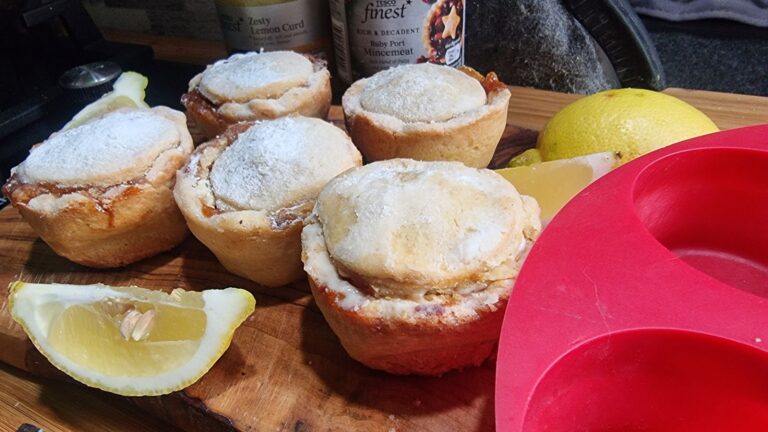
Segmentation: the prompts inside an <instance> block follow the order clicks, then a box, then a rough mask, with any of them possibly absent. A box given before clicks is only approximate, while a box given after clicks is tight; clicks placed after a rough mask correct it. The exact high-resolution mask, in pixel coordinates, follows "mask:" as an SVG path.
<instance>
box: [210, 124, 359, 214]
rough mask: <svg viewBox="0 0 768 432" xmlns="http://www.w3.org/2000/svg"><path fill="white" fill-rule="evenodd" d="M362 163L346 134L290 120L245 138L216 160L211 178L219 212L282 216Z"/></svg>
mask: <svg viewBox="0 0 768 432" xmlns="http://www.w3.org/2000/svg"><path fill="white" fill-rule="evenodd" d="M360 162H361V158H360V154H359V153H358V152H357V150H356V149H355V147H354V145H353V144H352V141H351V140H350V139H349V137H347V135H346V134H345V133H344V132H343V131H342V130H340V129H338V128H337V127H335V126H333V125H331V124H330V123H327V122H324V121H322V120H319V119H314V118H306V117H285V118H281V119H277V120H270V121H265V122H262V123H258V124H256V125H254V126H252V127H251V128H250V129H248V130H247V131H245V132H243V133H241V134H240V136H239V137H238V138H237V139H236V140H235V141H234V142H233V143H232V144H231V145H230V146H229V147H228V148H227V149H226V150H224V152H222V154H221V155H220V156H219V158H218V159H217V160H216V162H215V163H214V165H213V168H212V169H211V174H210V179H211V186H212V189H213V193H214V195H215V196H216V206H217V207H218V208H220V209H223V210H267V211H278V210H280V209H285V208H290V207H293V206H295V205H297V204H300V203H302V202H305V201H307V200H314V199H315V197H316V196H317V194H318V193H319V192H320V189H321V188H322V187H323V186H324V185H325V184H326V183H327V182H328V180H330V179H331V178H333V177H335V176H336V175H338V174H339V173H341V172H342V171H345V170H347V169H348V168H351V167H353V166H357V165H359V164H360Z"/></svg>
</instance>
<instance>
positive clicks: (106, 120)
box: [16, 110, 179, 185]
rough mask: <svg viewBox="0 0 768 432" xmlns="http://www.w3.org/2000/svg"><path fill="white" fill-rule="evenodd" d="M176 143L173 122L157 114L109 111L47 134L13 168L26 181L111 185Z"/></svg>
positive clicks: (139, 169)
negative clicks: (92, 118) (91, 119)
mask: <svg viewBox="0 0 768 432" xmlns="http://www.w3.org/2000/svg"><path fill="white" fill-rule="evenodd" d="M178 142H179V132H178V130H177V128H176V125H175V124H174V123H173V122H172V121H171V120H169V119H167V118H165V117H163V116H161V115H158V114H155V113H153V112H152V111H149V110H126V111H115V112H112V113H109V114H107V115H105V116H104V117H101V118H99V119H96V120H93V121H91V122H88V123H85V124H83V125H81V126H78V127H76V128H73V129H69V130H66V131H63V132H59V133H57V134H54V135H52V136H51V137H50V138H49V139H48V140H47V141H45V142H43V143H42V144H41V145H39V146H37V147H34V148H33V149H32V150H31V151H30V154H29V156H28V157H27V159H26V160H25V161H24V162H23V163H22V164H21V165H20V166H19V167H18V169H17V171H16V172H17V173H18V174H19V175H20V176H21V177H22V179H23V180H24V181H28V182H52V183H57V184H60V185H79V184H82V183H83V182H88V184H91V185H101V184H114V183H115V182H119V181H125V180H130V179H131V176H133V175H135V174H136V173H143V172H145V171H146V170H147V169H148V168H149V167H150V166H151V164H152V162H153V161H154V160H155V159H156V158H157V156H158V155H159V154H160V153H161V152H162V151H164V150H166V149H168V148H170V147H171V146H173V145H177V144H178ZM116 177H121V178H116Z"/></svg>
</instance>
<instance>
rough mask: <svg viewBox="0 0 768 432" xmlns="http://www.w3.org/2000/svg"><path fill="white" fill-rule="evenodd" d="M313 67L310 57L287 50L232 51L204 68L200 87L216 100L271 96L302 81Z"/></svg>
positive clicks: (206, 94)
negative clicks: (261, 51)
mask: <svg viewBox="0 0 768 432" xmlns="http://www.w3.org/2000/svg"><path fill="white" fill-rule="evenodd" d="M312 71H313V65H312V62H311V61H309V60H308V59H307V58H306V57H304V56H302V55H300V54H296V53H294V52H290V51H272V52H264V53H256V52H251V53H245V54H234V55H232V56H231V57H229V58H227V59H224V60H220V61H218V62H216V63H214V64H213V65H211V66H209V67H208V68H207V69H206V70H205V71H204V72H203V74H202V77H201V79H200V91H201V92H202V93H203V95H205V97H207V98H208V99H210V100H211V101H212V102H214V103H217V104H220V103H223V102H227V101H234V102H247V101H248V100H251V99H255V98H274V97H278V96H280V95H281V94H283V93H284V92H286V91H287V90H288V89H290V88H293V87H297V86H301V85H305V84H306V83H307V81H308V80H309V77H310V76H311V75H312Z"/></svg>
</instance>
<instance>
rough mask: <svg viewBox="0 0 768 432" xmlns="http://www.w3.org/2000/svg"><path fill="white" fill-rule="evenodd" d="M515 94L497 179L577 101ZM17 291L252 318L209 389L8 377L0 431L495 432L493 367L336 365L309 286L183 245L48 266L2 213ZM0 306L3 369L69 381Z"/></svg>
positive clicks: (1, 378) (709, 102)
mask: <svg viewBox="0 0 768 432" xmlns="http://www.w3.org/2000/svg"><path fill="white" fill-rule="evenodd" d="M512 92H513V98H512V102H511V105H510V112H509V126H508V128H507V131H506V133H505V137H504V139H503V140H502V145H501V146H500V149H499V151H498V152H497V157H496V158H495V159H494V163H495V164H496V165H501V164H504V163H505V162H506V161H507V160H508V159H509V158H510V157H511V156H512V155H513V154H514V153H516V152H518V151H520V150H521V149H523V148H526V147H528V146H531V145H533V143H534V142H535V138H536V132H535V130H538V129H540V128H541V127H543V125H544V124H545V122H546V121H547V119H548V118H549V117H550V116H551V115H552V114H553V113H554V112H556V111H557V110H559V109H560V108H562V107H563V106H564V105H565V104H567V103H568V102H570V101H572V100H574V99H575V98H576V97H577V96H573V95H563V94H557V93H552V92H547V91H541V90H533V89H526V88H512ZM668 92H669V93H671V94H674V95H676V96H679V97H681V98H683V99H685V100H687V101H689V102H691V103H692V104H694V105H696V106H698V107H700V108H701V109H703V110H704V111H705V112H707V113H708V114H709V115H710V116H712V118H713V120H715V122H716V123H717V124H718V125H720V126H721V127H722V128H730V127H736V126H743V125H748V124H755V123H764V122H768V99H767V98H758V97H750V96H739V95H729V94H721V93H713V92H700V91H686V90H679V89H671V90H669V91H668ZM340 119H341V113H340V110H339V109H338V108H337V107H336V108H334V109H333V110H332V112H331V120H333V121H335V122H336V123H340ZM17 279H21V280H25V281H30V282H60V283H95V282H103V283H107V284H114V285H140V286H144V287H152V288H157V289H164V290H170V289H173V288H177V287H181V288H185V289H195V290H199V289H205V288H222V287H227V286H238V287H243V288H246V289H249V290H251V292H253V293H254V295H255V296H256V299H257V310H256V313H255V314H254V315H253V316H252V317H251V318H250V319H249V320H247V321H246V323H245V324H244V325H243V326H242V327H241V328H240V329H239V330H238V331H237V333H236V335H235V338H234V340H233V343H232V346H231V347H230V349H229V350H228V351H227V352H226V353H225V355H224V356H223V357H222V359H221V360H220V361H219V362H218V363H217V364H216V365H215V366H214V367H213V369H212V370H211V371H210V372H209V373H208V374H207V375H205V376H204V377H203V378H202V379H201V380H200V381H199V382H198V383H196V384H194V385H192V386H191V387H189V388H187V389H185V390H184V391H180V392H176V393H174V394H172V395H168V396H163V397H151V398H118V397H115V396H112V395H106V394H105V393H102V392H99V391H96V390H91V389H86V388H85V387H84V386H81V385H80V384H76V383H57V382H53V381H42V380H39V379H37V378H34V379H32V378H30V377H29V375H26V374H25V373H24V372H21V371H16V370H12V369H9V368H8V367H6V366H4V367H3V368H1V369H0V430H6V429H7V430H15V428H16V427H18V425H19V424H21V423H23V422H33V423H34V422H38V425H39V426H45V427H46V430H50V431H58V430H62V431H68V430H80V431H102V430H131V431H133V430H139V431H140V430H167V429H166V428H163V426H160V423H157V422H156V421H154V420H151V419H150V418H148V417H146V418H145V417H143V416H142V414H141V411H137V410H136V409H135V408H134V407H133V406H132V405H136V406H138V407H140V408H142V409H143V410H145V411H148V412H150V413H153V414H155V415H156V416H158V417H160V418H162V419H165V420H166V421H168V422H169V423H171V424H173V425H176V426H177V427H179V428H180V429H182V430H189V431H195V430H198V431H202V430H206V431H208V430H214V431H215V430H233V429H234V430H245V431H251V430H253V431H257V430H258V431H262V430H266V431H287V430H291V431H326V430H339V431H341V430H385V431H390V430H395V431H446V430H462V431H490V430H493V424H494V414H493V413H494V410H493V379H494V364H493V361H490V362H487V363H486V364H485V365H483V366H481V367H478V368H471V369H467V370H465V371H462V372H453V373H449V374H446V375H445V376H443V377H441V378H421V377H396V376H391V375H387V374H385V373H381V372H376V371H372V370H369V369H367V368H365V367H363V366H362V365H360V364H358V363H356V362H354V361H353V360H351V359H350V358H349V357H348V356H347V355H346V353H345V352H344V350H343V349H342V347H341V345H340V344H339V342H338V339H337V338H336V337H335V335H334V334H333V333H332V332H331V330H330V329H329V328H328V326H327V325H326V323H325V322H324V320H323V318H322V316H321V315H320V313H319V311H318V310H317V308H316V306H315V305H314V303H313V301H312V299H311V295H310V294H309V290H308V288H307V286H306V283H305V282H300V283H296V284H293V285H290V286H286V287H282V288H263V287H259V286H257V285H255V284H253V283H250V282H248V281H245V280H243V279H241V278H238V277H236V276H233V275H230V274H229V273H227V272H226V271H225V270H224V269H223V268H222V267H221V266H220V265H219V264H218V263H217V262H216V260H215V258H214V256H213V255H212V254H211V253H210V252H209V251H208V250H207V249H206V248H205V247H203V246H202V245H201V244H200V243H199V242H197V241H196V240H195V239H194V238H192V237H190V238H188V239H187V240H186V241H185V242H184V243H183V244H182V245H180V246H179V247H177V248H175V249H173V250H171V251H169V252H167V253H164V254H161V255H158V256H155V257H153V258H150V259H146V260H143V261H141V262H139V263H135V264H133V265H130V266H127V267H125V268H121V269H116V270H94V269H88V268H85V267H82V266H78V265H76V264H73V263H71V262H69V261H67V260H65V259H64V258H61V257H58V256H57V255H55V254H54V253H53V252H52V251H51V250H50V248H48V246H47V245H45V243H43V242H42V241H41V240H39V239H38V238H37V236H36V235H35V234H34V232H33V231H32V230H31V228H29V226H28V225H26V224H25V223H24V222H23V221H22V220H21V219H20V217H19V216H18V213H17V212H16V211H15V210H14V209H12V208H6V209H3V210H2V211H0V286H2V287H5V286H7V284H8V283H9V282H11V281H12V280H17ZM6 297H7V290H5V289H2V290H0V347H2V349H1V350H0V361H2V362H4V363H7V364H9V365H13V366H15V367H16V368H20V369H23V370H25V371H29V372H31V373H33V374H35V375H38V376H44V377H49V378H56V379H57V380H64V381H67V378H66V377H65V376H63V375H62V374H61V373H59V372H58V371H56V370H55V369H54V368H53V367H51V366H50V364H48V363H47V361H45V359H44V358H43V357H42V356H41V355H40V354H39V353H37V352H36V351H35V350H34V348H33V347H31V344H30V343H29V342H28V340H27V339H26V337H25V335H24V334H23V332H22V330H21V329H20V328H19V326H18V325H16V324H15V323H14V322H13V321H12V320H11V318H10V316H9V314H8V311H7V301H6V300H7V299H6ZM75 413H76V414H75ZM80 417H82V419H80ZM107 417H109V419H106V418H107ZM73 419H75V420H73ZM78 419H79V420H78ZM110 421H111V422H112V423H108V422H110Z"/></svg>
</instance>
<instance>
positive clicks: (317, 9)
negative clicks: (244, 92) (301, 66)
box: [215, 0, 331, 58]
mask: <svg viewBox="0 0 768 432" xmlns="http://www.w3.org/2000/svg"><path fill="white" fill-rule="evenodd" d="M215 3H216V10H217V12H218V15H219V21H220V22H221V29H222V32H223V33H224V41H225V42H226V44H227V47H228V48H229V50H230V51H260V50H264V51H276V50H292V51H298V52H304V53H310V54H314V55H318V56H319V57H323V58H327V57H328V55H329V54H330V45H331V40H330V29H329V17H328V4H327V3H326V2H325V1H323V0H215Z"/></svg>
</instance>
